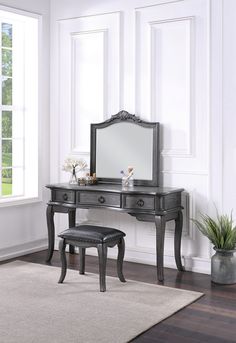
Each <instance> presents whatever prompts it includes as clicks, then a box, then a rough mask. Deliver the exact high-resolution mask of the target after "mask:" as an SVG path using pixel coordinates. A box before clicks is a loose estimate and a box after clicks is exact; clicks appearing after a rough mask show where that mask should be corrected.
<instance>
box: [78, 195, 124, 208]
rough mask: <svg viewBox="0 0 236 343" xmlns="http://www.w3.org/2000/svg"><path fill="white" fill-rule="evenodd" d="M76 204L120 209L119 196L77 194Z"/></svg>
mask: <svg viewBox="0 0 236 343" xmlns="http://www.w3.org/2000/svg"><path fill="white" fill-rule="evenodd" d="M78 202H79V203H80V204H81V205H83V204H84V205H86V204H88V205H97V206H112V207H120V194H114V193H101V192H79V193H78Z"/></svg>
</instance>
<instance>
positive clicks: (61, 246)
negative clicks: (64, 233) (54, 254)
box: [58, 239, 67, 283]
mask: <svg viewBox="0 0 236 343" xmlns="http://www.w3.org/2000/svg"><path fill="white" fill-rule="evenodd" d="M65 249H66V242H65V240H64V239H61V240H60V242H59V251H60V257H61V276H60V279H59V281H58V283H62V282H63V281H64V279H65V277H66V269H67V263H66V252H65Z"/></svg>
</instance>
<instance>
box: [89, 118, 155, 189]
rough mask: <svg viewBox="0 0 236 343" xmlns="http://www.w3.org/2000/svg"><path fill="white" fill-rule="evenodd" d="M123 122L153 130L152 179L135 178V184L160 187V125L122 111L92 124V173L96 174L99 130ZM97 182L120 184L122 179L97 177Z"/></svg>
mask: <svg viewBox="0 0 236 343" xmlns="http://www.w3.org/2000/svg"><path fill="white" fill-rule="evenodd" d="M123 121H125V122H129V123H133V124H135V125H139V126H142V127H145V128H150V129H152V131H153V140H152V141H153V146H152V179H150V180H141V179H135V178H134V184H135V185H136V186H159V155H160V154H159V123H156V122H147V121H144V120H141V119H140V118H139V117H137V116H136V115H134V114H130V113H129V112H127V111H120V112H119V113H117V114H115V115H113V116H111V118H109V119H108V120H106V121H104V122H102V123H97V124H91V137H90V139H91V141H90V172H91V173H92V174H93V173H96V151H97V130H99V129H104V128H106V127H108V126H110V125H115V124H117V123H120V122H123ZM97 181H98V183H110V184H120V183H121V178H106V177H97Z"/></svg>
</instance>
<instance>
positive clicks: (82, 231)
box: [58, 225, 125, 244]
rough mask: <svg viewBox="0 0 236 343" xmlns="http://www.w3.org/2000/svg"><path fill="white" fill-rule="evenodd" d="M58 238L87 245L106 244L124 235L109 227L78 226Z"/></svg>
mask: <svg viewBox="0 0 236 343" xmlns="http://www.w3.org/2000/svg"><path fill="white" fill-rule="evenodd" d="M58 236H59V237H61V238H63V239H69V240H73V241H78V242H88V243H95V244H101V243H108V242H112V241H115V240H118V239H120V238H122V237H124V236H125V233H124V232H122V231H120V230H117V229H113V228H110V227H103V226H95V225H78V226H75V227H72V228H70V229H67V230H65V231H62V232H61V233H60V234H59V235H58Z"/></svg>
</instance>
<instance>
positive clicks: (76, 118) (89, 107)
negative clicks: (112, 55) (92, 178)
mask: <svg viewBox="0 0 236 343" xmlns="http://www.w3.org/2000/svg"><path fill="white" fill-rule="evenodd" d="M105 34H106V31H94V32H85V33H76V34H72V37H71V38H72V67H71V74H72V125H71V133H72V134H71V138H72V147H71V150H72V152H73V153H76V152H77V153H89V151H90V136H89V134H88V133H89V132H90V123H91V122H96V121H97V120H99V119H100V120H102V118H103V114H104V113H106V111H105V110H104V102H105V97H104V96H105V91H106V87H105V82H104V81H105V80H104V78H105V67H106V62H107V56H106V51H105V44H106V41H105V38H106V36H105ZM91 99H92V101H91Z"/></svg>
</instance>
